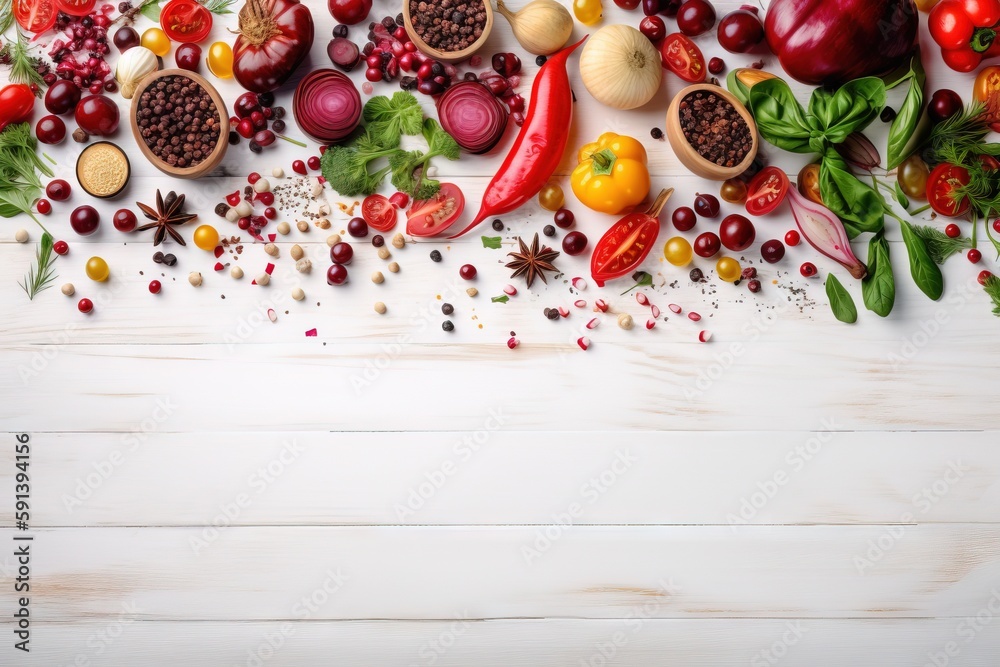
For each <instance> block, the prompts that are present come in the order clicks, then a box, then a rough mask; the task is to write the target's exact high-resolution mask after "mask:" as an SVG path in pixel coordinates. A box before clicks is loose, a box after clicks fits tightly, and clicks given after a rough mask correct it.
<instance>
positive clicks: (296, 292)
mask: <svg viewBox="0 0 1000 667" xmlns="http://www.w3.org/2000/svg"><path fill="white" fill-rule="evenodd" d="M292 298H293V299H295V300H296V301H302V299H304V298H306V293H305V291H304V290H303V289H302V288H301V287H293V288H292Z"/></svg>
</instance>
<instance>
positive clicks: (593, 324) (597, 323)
mask: <svg viewBox="0 0 1000 667" xmlns="http://www.w3.org/2000/svg"><path fill="white" fill-rule="evenodd" d="M600 324H601V321H600V320H599V319H597V318H596V317H595V318H592V319H591V320H590V321H589V322H587V328H588V329H596V328H597V327H598V326H600Z"/></svg>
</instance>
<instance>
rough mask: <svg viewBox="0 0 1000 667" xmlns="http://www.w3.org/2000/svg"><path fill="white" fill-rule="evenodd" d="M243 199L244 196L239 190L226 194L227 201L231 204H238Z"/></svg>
mask: <svg viewBox="0 0 1000 667" xmlns="http://www.w3.org/2000/svg"><path fill="white" fill-rule="evenodd" d="M241 201H243V196H242V195H241V194H240V191H239V190H237V191H236V192H234V193H232V194H231V195H226V203H227V204H229V205H230V206H238V205H239V203H240V202H241Z"/></svg>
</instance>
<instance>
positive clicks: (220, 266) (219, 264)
mask: <svg viewBox="0 0 1000 667" xmlns="http://www.w3.org/2000/svg"><path fill="white" fill-rule="evenodd" d="M213 268H214V269H215V270H216V271H223V270H225V268H226V265H225V264H223V263H222V262H216V263H215V267H213Z"/></svg>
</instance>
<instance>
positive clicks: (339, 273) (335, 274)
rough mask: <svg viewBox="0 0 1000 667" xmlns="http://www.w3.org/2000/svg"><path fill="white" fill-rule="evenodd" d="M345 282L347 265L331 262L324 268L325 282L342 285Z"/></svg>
mask: <svg viewBox="0 0 1000 667" xmlns="http://www.w3.org/2000/svg"><path fill="white" fill-rule="evenodd" d="M346 282H347V267H346V266H344V265H343V264H331V265H330V268H329V269H327V270H326V283H327V284H328V285H343V284H344V283H346Z"/></svg>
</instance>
